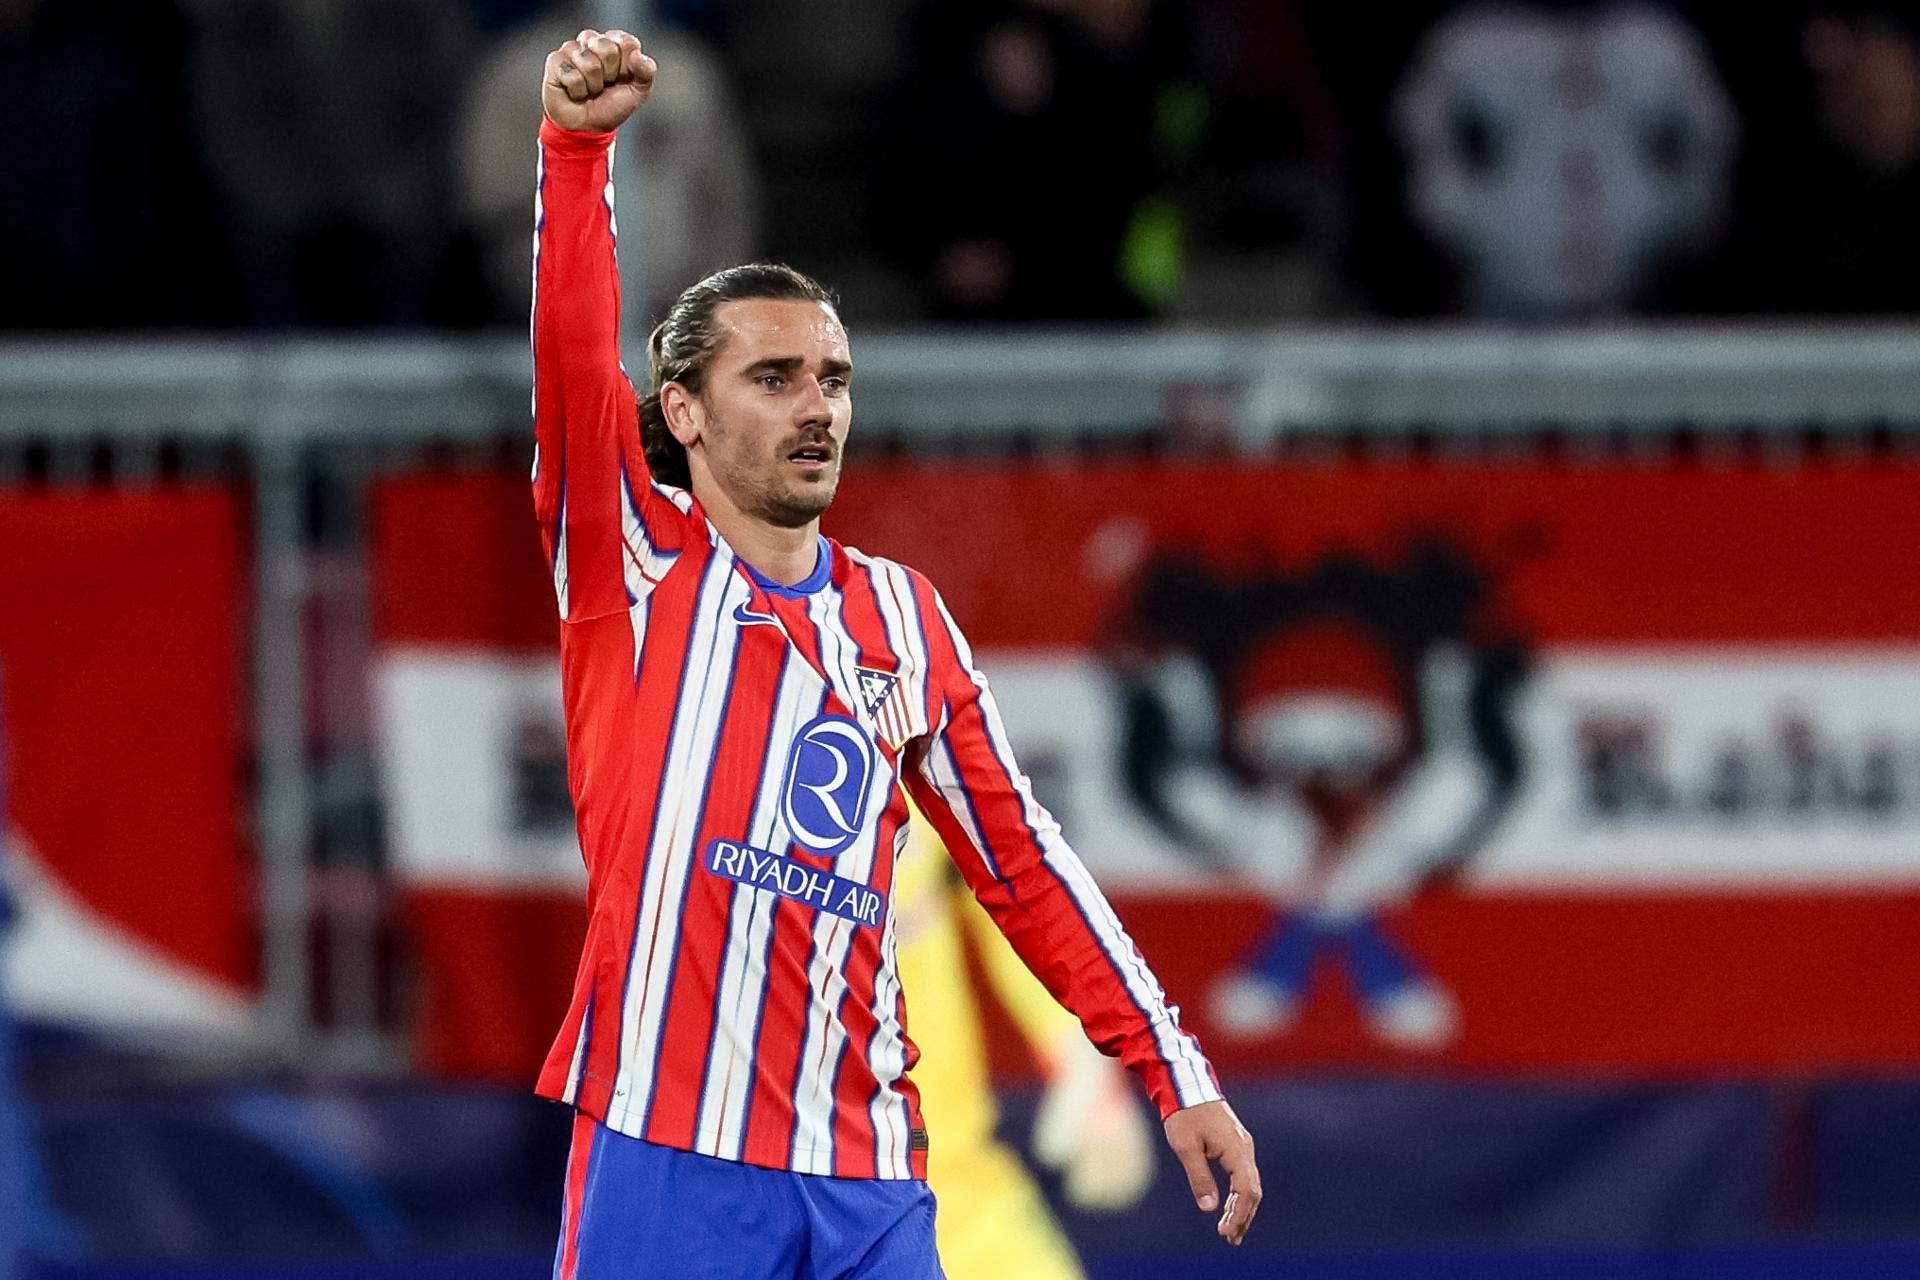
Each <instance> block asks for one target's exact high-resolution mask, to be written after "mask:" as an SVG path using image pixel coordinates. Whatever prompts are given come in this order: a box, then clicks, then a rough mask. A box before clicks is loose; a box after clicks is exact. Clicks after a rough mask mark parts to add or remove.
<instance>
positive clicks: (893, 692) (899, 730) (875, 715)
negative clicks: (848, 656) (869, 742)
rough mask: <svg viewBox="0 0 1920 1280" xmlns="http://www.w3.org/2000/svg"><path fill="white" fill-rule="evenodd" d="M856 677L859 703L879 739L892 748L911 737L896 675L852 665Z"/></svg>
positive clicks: (898, 679)
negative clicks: (858, 683)
mask: <svg viewBox="0 0 1920 1280" xmlns="http://www.w3.org/2000/svg"><path fill="white" fill-rule="evenodd" d="M854 669H855V670H856V671H857V672H859V676H860V704H861V706H862V707H864V708H865V709H866V712H867V715H868V716H870V717H872V719H873V722H874V726H875V727H876V728H877V729H879V731H880V739H881V741H883V742H885V743H886V744H887V745H888V746H889V747H892V748H893V749H894V750H896V751H897V750H899V749H900V746H901V744H903V743H904V742H906V740H907V739H908V738H910V737H912V736H913V730H912V727H911V726H910V724H909V723H908V719H907V706H906V699H905V698H904V697H899V696H897V695H898V694H899V693H900V677H899V676H897V675H895V674H894V673H893V672H891V671H875V670H874V669H873V668H872V667H856V668H854Z"/></svg>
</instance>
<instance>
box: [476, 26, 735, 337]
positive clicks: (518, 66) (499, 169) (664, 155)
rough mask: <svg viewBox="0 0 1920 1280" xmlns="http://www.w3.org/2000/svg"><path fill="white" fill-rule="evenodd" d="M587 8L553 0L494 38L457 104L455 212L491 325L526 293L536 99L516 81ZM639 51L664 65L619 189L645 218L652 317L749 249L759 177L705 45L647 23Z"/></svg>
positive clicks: (518, 307)
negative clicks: (473, 250)
mask: <svg viewBox="0 0 1920 1280" xmlns="http://www.w3.org/2000/svg"><path fill="white" fill-rule="evenodd" d="M587 17H588V14H587V13H586V10H585V8H584V6H582V5H580V4H578V3H576V2H574V0H562V2H561V3H557V4H553V5H550V6H548V8H547V9H546V10H545V12H543V13H542V14H540V15H539V16H538V17H537V18H535V19H534V20H533V21H532V22H529V23H527V24H525V25H524V26H521V27H519V28H518V29H516V30H514V31H511V32H509V33H508V34H507V35H505V36H504V37H502V38H501V40H500V41H499V43H498V44H497V45H496V46H495V47H494V49H493V50H492V51H491V52H490V53H489V54H488V55H487V57H486V59H485V60H484V64H483V66H482V68H481V71H480V74H479V75H478V76H476V77H474V78H473V79H472V81H471V83H472V86H473V87H472V91H471V96H470V97H469V99H468V101H467V103H466V105H465V106H464V107H463V108H462V109H461V127H460V133H459V137H458V140H457V147H458V162H459V181H458V184H457V188H456V189H457V191H458V200H459V217H460V219H461V221H462V223H463V224H464V226H465V229H466V231H467V233H468V234H469V235H470V236H472V237H473V240H474V242H475V245H476V247H477V249H478V251H479V257H480V264H481V274H482V276H483V278H484V281H485V285H486V298H485V301H484V303H483V311H484V314H485V316H486V318H487V319H488V320H491V321H494V322H497V323H502V324H521V325H524V324H525V323H526V322H527V315H528V312H529V309H530V308H531V305H532V298H533V201H532V198H531V196H530V194H529V193H530V192H531V190H532V174H533V166H534V151H533V147H532V146H531V145H530V144H529V142H528V140H529V139H530V138H532V137H533V136H534V134H535V133H536V132H538V130H539V127H540V100H539V99H538V98H537V97H535V96H534V95H533V94H530V93H528V92H527V89H526V86H527V83H528V81H529V80H530V79H537V78H538V75H539V70H540V67H541V65H542V64H543V63H544V62H545V61H546V57H547V54H548V52H550V51H551V50H553V49H555V48H557V47H558V46H559V45H560V44H562V43H563V42H565V41H567V40H570V39H572V38H573V36H574V34H575V33H576V32H578V31H579V30H580V29H581V28H582V27H583V26H585V25H586V23H587ZM647 49H648V51H649V52H650V53H652V54H654V55H655V56H656V57H657V58H658V59H659V61H660V63H661V64H662V65H663V66H666V67H668V68H670V70H669V72H668V73H667V74H665V75H662V76H661V77H660V79H659V80H658V82H657V83H656V84H655V85H654V90H653V95H652V97H650V98H649V99H648V100H647V109H646V110H645V111H643V112H641V113H639V117H638V120H637V122H636V123H635V124H634V125H633V126H631V127H630V128H629V130H628V136H627V138H626V139H625V145H627V146H637V147H638V148H639V149H640V177H641V184H640V187H639V189H638V190H637V191H634V190H629V192H628V193H627V196H626V198H627V199H628V200H629V201H637V202H638V203H639V217H640V220H641V222H642V224H643V225H644V226H645V228H646V232H645V241H644V246H643V248H644V251H645V253H646V254H647V291H648V294H649V295H650V296H649V297H647V298H646V299H645V307H646V314H647V315H648V316H660V315H664V314H665V313H666V309H667V307H668V306H669V305H671V303H672V302H673V300H674V299H675V298H677V297H678V296H679V295H680V291H681V290H682V289H684V288H685V287H686V286H687V285H688V284H690V283H692V282H693V281H695V280H699V279H703V278H704V277H705V276H706V275H707V274H708V273H709V272H712V271H714V270H716V269H717V268H719V267H721V266H726V265H729V264H732V263H735V262H745V261H748V260H750V259H752V258H753V257H754V256H755V254H756V253H757V252H758V248H759V243H760V184H759V181H758V179H757V176H756V174H755V172H754V168H753V157H752V154H751V151H750V149H749V147H748V142H747V135H746V130H745V127H744V126H743V125H742V123H741V120H740V115H739V112H738V110H737V109H736V107H735V105H734V100H733V95H732V92H731V90H730V89H729V88H728V86H727V83H726V80H725V78H724V77H723V76H722V74H721V71H720V67H719V64H718V63H717V62H716V61H715V59H714V57H713V55H712V54H711V53H710V52H708V50H707V49H706V47H705V46H704V45H702V44H701V43H700V42H699V41H698V40H696V39H694V38H693V37H692V36H688V35H684V34H681V33H678V32H674V31H671V30H663V31H658V32H654V33H650V34H649V35H648V37H647ZM636 132H637V134H638V137H637V138H636V137H635V136H634V135H635V133H636Z"/></svg>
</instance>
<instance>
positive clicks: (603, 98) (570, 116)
mask: <svg viewBox="0 0 1920 1280" xmlns="http://www.w3.org/2000/svg"><path fill="white" fill-rule="evenodd" d="M657 70H658V68H657V67H655V66H654V62H653V59H652V58H649V57H648V56H647V55H646V54H645V53H644V52H642V50H641V48H640V41H639V40H638V39H637V38H636V37H634V36H632V35H630V34H628V33H627V32H625V31H605V32H602V31H595V30H592V29H591V28H589V29H588V30H585V31H582V32H581V33H580V34H579V35H577V36H575V37H574V38H573V39H571V40H569V41H567V42H566V43H565V44H563V45H561V46H560V47H559V48H558V49H555V50H554V51H553V52H552V53H550V54H548V55H547V66H546V71H545V73H544V76H543V78H542V79H541V81H540V103H541V105H542V106H544V107H545V108H546V111H547V119H549V120H551V121H553V122H554V123H555V124H557V125H559V126H560V127H561V128H562V129H576V130H585V131H588V132H591V133H610V132H612V131H613V130H615V129H618V128H619V127H620V126H621V125H623V124H625V123H626V122H627V117H628V116H630V115H632V114H633V113H634V112H635V111H636V110H637V109H638V108H639V106H640V104H641V103H643V102H645V101H646V100H647V95H648V94H650V93H652V92H653V77H654V73H655V72H656V71H657Z"/></svg>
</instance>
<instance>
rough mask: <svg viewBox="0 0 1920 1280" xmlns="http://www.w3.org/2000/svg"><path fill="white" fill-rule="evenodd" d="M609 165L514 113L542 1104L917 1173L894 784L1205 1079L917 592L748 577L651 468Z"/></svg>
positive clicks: (1038, 962) (759, 1151)
mask: <svg viewBox="0 0 1920 1280" xmlns="http://www.w3.org/2000/svg"><path fill="white" fill-rule="evenodd" d="M611 152H612V147H611V139H610V136H609V135H596V134H584V133H568V132H566V131H563V130H560V129H557V128H555V127H554V126H553V125H552V124H551V123H548V124H546V125H545V126H544V127H543V129H542V132H541V162H540V188H539V198H538V203H537V221H538V231H537V247H536V267H535V277H536V287H537V293H536V301H535V304H534V333H533V341H534V368H535V372H534V404H535V420H536V431H537V435H538V447H537V453H536V455H535V462H534V502H535V506H536V508H537V510H538V514H539V517H540V523H541V528H542V532H543V534H544V537H545V540H546V548H547V553H548V556H549V558H550V560H551V563H552V567H553V578H554V586H555V589H556V591H557V593H558V596H559V604H560V616H561V619H562V626H561V664H562V673H563V681H564V690H565V699H566V718H567V748H568V767H569V774H570V781H571V785H572V789H573V796H574V801H575V805H576V808H577V810H578V824H579V833H580V846H581V849H582V850H583V852H584V855H585V858H586V863H587V873H588V889H587V905H588V929H587V939H586V947H585V953H584V955H583V956H582V957H581V962H580V969H579V976H578V978H577V980H576V982H575V985H574V991H573V1000H572V1004H571V1007H570V1009H569V1011H568V1013H567V1018H566V1021H565V1023H564V1024H563V1026H562V1028H561V1031H560V1035H559V1039H558V1041H557V1042H556V1043H555V1045H554V1048H553V1051H552V1053H551V1054H550V1055H549V1057H548V1060H547V1064H546V1067H545V1069H544V1071H543V1072H542V1073H541V1077H540V1083H539V1088H540V1091H541V1092H542V1093H544V1094H546V1095H547V1096H549V1097H552V1098H557V1099H562V1100H564V1101H566V1102H569V1103H572V1104H573V1105H574V1106H576V1107H578V1108H579V1109H580V1110H582V1111H584V1112H586V1113H588V1114H589V1115H591V1116H593V1117H595V1118H597V1119H599V1120H602V1121H603V1122H604V1123H606V1124H607V1125H608V1126H610V1127H611V1128H614V1129H617V1130H619V1131H620V1132H621V1133H625V1134H628V1135H631V1136H633V1137H638V1138H644V1139H647V1140H649V1141H653V1142H658V1143H663V1144H665V1145H668V1146H672V1147H678V1148H682V1149H685V1150H689V1151H697V1152H701V1153H704V1154H707V1155H712V1156H718V1157H721V1158H723V1159H728V1160H740V1161H745V1162H747V1163H750V1164H756V1165H764V1166H767V1167H770V1168H777V1169H791V1170H795V1171H799V1172H805V1173H826V1174H836V1175H841V1176H850V1177H877V1178H907V1177H924V1176H925V1173H926V1156H925V1148H926V1137H925V1134H924V1133H923V1131H922V1130H921V1121H920V1112H919V1105H918V1100H917V1096H916V1094H915V1092H914V1088H913V1084H912V1082H911V1079H910V1077H909V1075H908V1072H909V1069H910V1068H911V1067H912V1065H913V1060H914V1057H915V1050H914V1047H913V1043H912V1041H911V1040H909V1039H908V1037H907V1000H906V998H905V997H904V995H903V993H902V992H901V990H900V985H899V981H898V978H897V976H896V971H895V967H894V923H893V911H892V904H891V891H892V886H893V862H894V856H895V853H896V852H897V850H898V849H899V848H900V846H901V844H902V842H903V839H904V837H905V835H906V821H907V806H906V803H905V800H904V799H903V798H902V795H901V791H900V784H904V786H905V787H906V788H907V789H909V790H910V791H911V792H912V794H913V796H914V798H915V799H916V800H917V801H918V803H919V805H920V807H921V809H922V810H923V811H924V812H925V813H926V814H927V816H928V818H929V819H930V820H931V821H932V822H933V824H934V825H935V827H936V828H937V829H938V831H939V832H940V835H941V836H942V838H943V839H944V840H945V842H946V844H947V847H948V848H949V849H951V850H952V851H953V856H954V858H955V861H956V862H957V863H958V864H959V868H960V870H961V872H962V873H963V874H964V876H965V877H966V880H967V882H968V884H969V885H971V887H972V889H973V891H974V893H975V894H977V895H978V896H979V898H980V900H981V901H982V902H983V903H984V904H985V905H986V907H987V909H988V910H989V911H990V912H991V913H992V915H993V918H994V919H995V921H996V922H997V923H998V924H999V926H1000V928H1001V929H1002V930H1004V931H1005V932H1006V934H1007V937H1008V938H1009V939H1010V940H1011V941H1012V943H1013V945H1014V947H1015V948H1016V949H1017V950H1018V952H1019V953H1020V955H1021V956H1022V957H1023V958H1024V959H1025V960H1026V962H1027V964H1028V965H1030V966H1031V967H1032V968H1033V970H1034V972H1035V973H1036V974H1038V975H1039V977H1040V979H1041V980H1042V981H1043V982H1044V983H1045V984H1046V986H1047V988H1048V989H1049V990H1050V991H1052V992H1053V994H1054V995H1055V996H1056V997H1057V998H1058V999H1059V1000H1060V1001H1061V1002H1062V1003H1063V1004H1065V1005H1066V1006H1067V1007H1068V1008H1069V1009H1071V1010H1073V1012H1074V1013H1075V1014H1077V1015H1078V1016H1079V1018H1080V1020H1081V1022H1082V1023H1083V1024H1084V1025H1085V1027H1086V1029H1087V1033H1088V1035H1089V1036H1090V1037H1091V1038H1092V1039H1093V1040H1094V1042H1095V1043H1097V1044H1098V1045H1100V1047H1101V1048H1102V1049H1104V1050H1106V1051H1107V1052H1109V1053H1115V1054H1119V1055H1120V1056H1121V1057H1122V1058H1123V1059H1124V1060H1125V1061H1126V1062H1127V1063H1128V1065H1130V1066H1131V1067H1132V1068H1133V1069H1134V1070H1135V1071H1137V1072H1138V1073H1139V1074H1140V1076H1141V1078H1142V1079H1143V1080H1144V1082H1145V1084H1146V1087H1147V1090H1148V1092H1149V1094H1150V1095H1151V1096H1152V1098H1153V1100H1154V1102H1155V1103H1156V1104H1157V1105H1158V1106H1159V1108H1160V1110H1161V1112H1162V1114H1167V1113H1170V1112H1172V1111H1174V1110H1176V1109H1178V1108H1180V1107H1184V1106H1191V1105H1194V1104H1196V1103H1200V1102H1205V1101H1210V1100H1212V1099H1214V1098H1217V1097H1219V1096H1220V1095H1219V1090H1218V1085H1217V1084H1216V1082H1215V1080H1214V1078H1213V1074H1212V1070H1211V1068H1210V1067H1209V1066H1208V1064H1207V1061H1206V1059H1205V1058H1204V1057H1203V1056H1202V1055H1201V1052H1200V1049H1199V1047H1198V1046H1197V1045H1196V1044H1195V1042H1194V1041H1193V1039H1192V1037H1191V1036H1189V1035H1188V1034H1186V1033H1185V1032H1183V1031H1182V1030H1181V1029H1180V1025H1179V1020H1178V1010H1176V1009H1175V1008H1173V1007H1172V1006H1170V1005H1169V1004H1168V1003H1167V1001H1166V999H1165V996H1164V994H1163V993H1162V991H1161V989H1160V985H1159V983H1158V981H1157V980H1156V979H1155V978H1154V976H1153V974H1152V973H1151V972H1150V971H1149V970H1148V968H1147V966H1146V964H1145V963H1144V962H1143V961H1142V960H1141V958H1140V954H1139V952H1138V951H1137V950H1136V949H1135V947H1134V945H1133V942H1132V941H1131V939H1129V938H1128V936H1127V934H1126V932H1125V931H1124V930H1123V929H1122V928H1121V925H1120V923H1119V921H1118V920H1117V919H1116V918H1115V917H1114V914H1113V911H1112V909H1111V908H1110V907H1109V906H1108V905H1107V902H1106V900H1105V899H1104V898H1103V897H1102V896H1101V894H1100V891H1099V890H1098V889H1097V888H1096V887H1095V886H1094V883H1093V881H1092V880H1091V879H1090V878H1089V877H1088V875H1087V872H1086V869H1085V868H1084V867H1083V866H1082V865H1081V863H1080V860H1079V858H1078V857H1076V856H1075V855H1074V853H1073V851H1072V850H1071V849H1070V848H1068V846H1067V844H1066V842H1065V841H1064V840H1062V839H1061V838H1060V833H1059V828H1058V827H1057V826H1056V825H1055V824H1054V822H1053V820H1052V818H1051V817H1049V816H1048V814H1047V812H1046V810H1045V809H1043V808H1042V807H1041V806H1040V805H1039V804H1038V803H1036V802H1035V800H1034V798H1033V795H1032V793H1031V791H1030V790H1029V788H1028V786H1027V781H1026V779H1025V777H1024V776H1022V775H1021V773H1020V771H1019V769H1018V768H1017V767H1016V766H1015V764H1014V762H1013V757H1012V755H1011V753H1010V752H1009V750H1008V746H1007V738H1006V732H1005V730H1004V728H1003V727H1002V725H1001V722H1000V716H999V713H998V712H997V711H996V710H995V707H994V702H993V697H992V695H991V693H990V692H989V691H988V688H987V682H986V680H985V679H984V678H983V677H982V676H981V675H980V673H979V672H978V671H977V670H976V669H975V667H974V663H973V659H972V655H971V654H970V652H969V651H968V648H967V642H966V640H965V639H964V638H963V637H962V635H961V633H960V630H959V628H958V627H956V626H955V625H954V622H953V619H952V617H950V616H949V615H948V613H947V610H946V607H945V606H944V605H943V604H942V602H941V600H940V597H939V595H938V594H937V593H936V592H935V591H934V589H933V587H932V586H931V585H930V584H929V583H928V582H927V580H926V579H925V578H923V577H921V576H920V575H919V574H917V573H915V572H914V571H912V570H910V569H907V568H904V567H902V566H900V565H897V564H894V563H892V562H890V561H887V560H883V559H880V558H878V557H872V556H866V555H862V554H861V553H860V552H858V551H855V550H853V549H851V548H847V547H842V546H840V545H838V544H836V543H834V542H832V541H831V540H829V539H825V538H822V539H821V544H820V545H821V550H820V558H819V563H818V567H817V568H816V570H815V571H814V573H813V575H812V576H811V577H810V578H809V579H808V580H807V581H805V582H802V583H799V584H797V585H795V586H792V587H783V586H778V585H775V584H772V583H770V582H768V581H766V580H765V579H762V578H760V577H759V576H758V575H757V574H756V573H755V572H754V571H753V570H752V569H751V568H750V567H749V566H747V565H746V564H745V562H743V561H741V560H740V559H738V558H737V557H736V556H735V555H734V553H733V551H732V550H731V549H730V548H729V547H728V546H727V544H726V542H725V540H724V539H722V538H721V537H720V535H719V534H718V533H717V532H716V531H715V530H714V528H713V526H712V525H711V524H710V523H709V522H708V521H707V520H706V518H705V517H704V516H703V515H702V513H701V510H700V507H699V504H698V503H696V502H695V501H694V499H693V497H692V495H691V494H689V493H687V492H686V491H684V490H681V489H677V488H670V487H666V486H662V485H658V484H655V483H653V482H652V480H651V479H650V476H649V474H648V472H647V469H646V464H645V461H644V460H643V457H642V454H641V447H640V436H639V415H638V410H637V405H636V402H635V398H634V393H633V389H632V387H631V386H630V385H629V383H628V381H627V377H626V374H625V372H624V370H623V369H622V367H621V364H620V356H619V350H618V343H617V335H618V332H619V308H620V299H619V290H618V281H617V276H616V266H615V261H614V225H613V187H612V182H611V179H610V172H611V169H610V163H611Z"/></svg>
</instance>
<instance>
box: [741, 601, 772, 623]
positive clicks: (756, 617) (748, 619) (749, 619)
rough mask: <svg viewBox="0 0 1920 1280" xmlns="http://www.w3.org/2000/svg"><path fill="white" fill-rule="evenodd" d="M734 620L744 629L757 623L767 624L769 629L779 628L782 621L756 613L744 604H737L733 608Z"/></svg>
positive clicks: (770, 615)
mask: <svg viewBox="0 0 1920 1280" xmlns="http://www.w3.org/2000/svg"><path fill="white" fill-rule="evenodd" d="M733 620H734V621H735V622H737V623H739V624H740V625H741V626H743V627H750V626H752V625H753V624H754V623H756V622H762V623H765V624H766V625H767V626H769V627H777V626H779V625H780V619H778V618H776V617H774V616H773V615H772V614H770V613H756V612H755V611H754V610H752V609H749V608H747V606H746V605H744V604H737V605H735V606H734V607H733Z"/></svg>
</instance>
